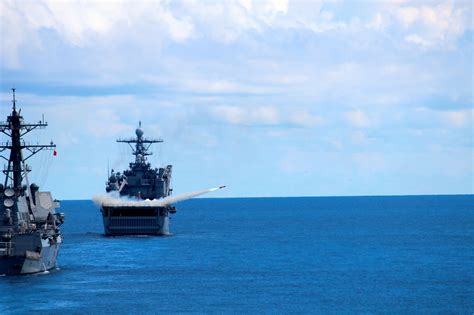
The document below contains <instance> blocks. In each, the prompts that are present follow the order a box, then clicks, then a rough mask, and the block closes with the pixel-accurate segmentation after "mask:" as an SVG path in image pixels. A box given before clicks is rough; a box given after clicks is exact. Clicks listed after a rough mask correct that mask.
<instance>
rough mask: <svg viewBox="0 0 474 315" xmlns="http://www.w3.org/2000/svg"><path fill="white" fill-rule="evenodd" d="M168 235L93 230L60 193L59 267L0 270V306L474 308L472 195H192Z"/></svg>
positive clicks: (79, 309) (11, 309) (84, 211)
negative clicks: (35, 271) (8, 273)
mask: <svg viewBox="0 0 474 315" xmlns="http://www.w3.org/2000/svg"><path fill="white" fill-rule="evenodd" d="M177 209H178V213H177V214H176V215H175V216H174V217H173V219H172V223H171V231H172V232H173V233H174V235H172V236H169V237H145V236H143V237H109V238H107V237H104V236H102V222H101V217H100V212H99V210H98V209H97V208H96V207H95V206H94V204H93V203H92V202H91V201H64V202H62V211H64V212H65V213H66V220H67V221H66V224H65V225H64V226H63V233H64V236H65V240H64V244H63V247H62V249H61V252H60V256H59V259H58V261H59V267H60V268H59V270H55V271H51V272H50V273H48V274H39V275H29V276H16V277H1V278H0V313H2V314H5V313H25V312H28V311H45V312H49V311H54V312H68V313H81V314H84V313H99V312H100V313H165V312H166V313H170V312H193V313H202V312H206V313H209V312H211V313H212V312H214V313H221V312H234V313H240V312H246V313H249V312H250V313H274V312H278V313H315V312H323V313H328V312H329V313H438V312H448V313H459V314H472V312H473V311H474V277H473V275H474V273H473V270H474V248H473V247H474V210H473V209H474V196H473V195H468V196H412V197H328V198H242V199H196V200H190V201H186V202H183V203H180V204H178V207H177Z"/></svg>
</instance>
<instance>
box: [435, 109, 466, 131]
mask: <svg viewBox="0 0 474 315" xmlns="http://www.w3.org/2000/svg"><path fill="white" fill-rule="evenodd" d="M440 115H441V118H442V119H443V120H444V121H445V122H446V123H447V124H449V125H450V126H452V127H456V128H463V127H471V128H472V123H473V118H474V110H472V109H471V110H458V111H447V112H441V113H440Z"/></svg>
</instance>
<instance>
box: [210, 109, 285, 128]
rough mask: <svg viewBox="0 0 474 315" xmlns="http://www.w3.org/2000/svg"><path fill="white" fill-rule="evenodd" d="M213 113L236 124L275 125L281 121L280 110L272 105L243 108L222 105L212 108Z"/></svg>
mask: <svg viewBox="0 0 474 315" xmlns="http://www.w3.org/2000/svg"><path fill="white" fill-rule="evenodd" d="M211 114H212V115H213V116H214V117H215V118H216V119H218V120H221V121H225V122H228V123H230V124H235V125H252V124H263V125H275V124H278V123H279V121H280V119H279V114H278V111H277V110H276V109H275V108H274V107H271V106H259V107H253V108H243V107H238V106H227V105H222V106H216V107H214V108H212V110H211Z"/></svg>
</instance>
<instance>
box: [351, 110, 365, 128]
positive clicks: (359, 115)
mask: <svg viewBox="0 0 474 315" xmlns="http://www.w3.org/2000/svg"><path fill="white" fill-rule="evenodd" d="M345 118H346V120H347V121H348V122H349V123H350V124H351V125H352V126H353V127H357V128H367V127H369V126H370V125H371V121H370V119H369V117H368V116H367V114H365V113H364V112H363V111H361V110H360V109H356V110H352V111H348V112H346V113H345Z"/></svg>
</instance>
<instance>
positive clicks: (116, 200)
mask: <svg viewBox="0 0 474 315" xmlns="http://www.w3.org/2000/svg"><path fill="white" fill-rule="evenodd" d="M224 187H225V186H219V187H216V188H211V189H205V190H199V191H193V192H188V193H183V194H179V195H176V196H168V197H165V198H161V199H154V200H150V199H146V200H141V199H134V198H130V197H121V196H120V195H119V194H118V193H117V192H112V193H109V194H99V195H95V196H94V197H93V198H92V200H93V201H94V202H95V203H96V204H97V205H98V206H119V207H164V206H167V205H170V204H174V203H177V202H180V201H183V200H187V199H191V198H193V197H196V196H200V195H204V194H207V193H210V192H213V191H216V190H219V189H222V188H224Z"/></svg>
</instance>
